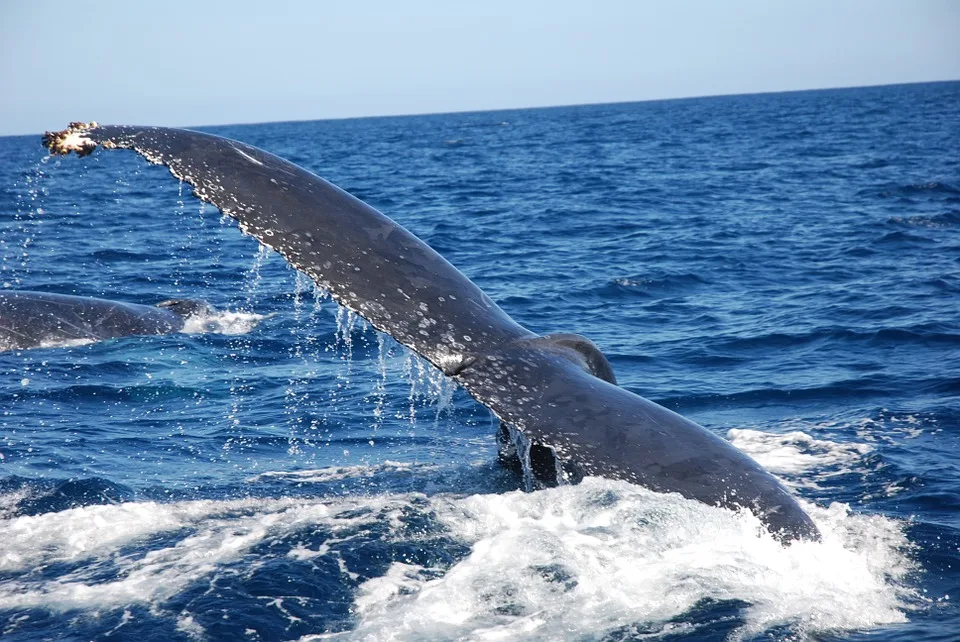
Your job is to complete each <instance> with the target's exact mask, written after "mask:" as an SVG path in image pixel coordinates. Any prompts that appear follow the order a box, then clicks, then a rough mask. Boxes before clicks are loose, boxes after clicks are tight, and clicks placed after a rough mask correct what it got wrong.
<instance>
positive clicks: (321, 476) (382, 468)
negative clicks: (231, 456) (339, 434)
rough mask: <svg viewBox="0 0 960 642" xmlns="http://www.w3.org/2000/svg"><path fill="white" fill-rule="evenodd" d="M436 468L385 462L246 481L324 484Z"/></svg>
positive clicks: (269, 474) (275, 473) (266, 475)
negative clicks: (271, 480) (266, 480)
mask: <svg viewBox="0 0 960 642" xmlns="http://www.w3.org/2000/svg"><path fill="white" fill-rule="evenodd" d="M437 468H438V467H437V466H435V465H428V464H413V463H410V462H399V461H390V460H387V461H385V462H383V463H382V464H373V465H369V466H368V465H357V466H330V467H327V468H313V469H308V470H289V471H288V470H278V471H267V472H265V473H260V474H259V475H256V476H254V477H250V478H249V479H247V481H248V482H257V481H261V480H263V479H278V480H285V481H292V482H297V483H326V482H332V481H343V480H346V479H359V478H366V477H373V476H374V475H378V474H381V473H398V472H413V471H414V470H417V471H418V472H420V471H427V470H436V469H437Z"/></svg>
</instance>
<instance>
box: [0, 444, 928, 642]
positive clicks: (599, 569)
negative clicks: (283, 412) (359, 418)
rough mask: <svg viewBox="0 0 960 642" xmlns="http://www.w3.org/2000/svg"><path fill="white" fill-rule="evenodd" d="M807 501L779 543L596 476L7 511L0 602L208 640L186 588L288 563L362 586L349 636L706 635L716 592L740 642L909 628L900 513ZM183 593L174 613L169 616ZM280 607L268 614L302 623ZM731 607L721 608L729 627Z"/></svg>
mask: <svg viewBox="0 0 960 642" xmlns="http://www.w3.org/2000/svg"><path fill="white" fill-rule="evenodd" d="M410 470H411V467H410V465H408V464H403V463H397V462H387V463H384V464H382V465H380V466H379V467H374V468H371V469H367V468H365V467H341V468H328V469H318V470H312V471H300V472H296V473H288V472H275V473H265V474H263V475H260V476H257V477H256V478H253V479H251V480H248V481H249V482H256V481H264V480H266V479H268V478H269V479H271V480H274V481H279V482H281V483H283V482H286V483H289V484H291V486H293V487H300V485H301V484H303V483H307V482H313V481H316V482H319V483H329V482H334V483H336V482H337V481H338V480H342V479H347V478H356V477H363V476H366V475H370V474H375V473H377V472H390V471H394V472H401V473H404V472H409V471H410ZM418 471H419V472H423V471H422V470H419V469H418ZM806 508H807V510H809V511H810V513H811V515H812V516H813V518H814V520H815V521H816V522H817V526H818V527H819V528H820V530H821V532H822V533H823V535H824V537H823V541H822V542H820V543H813V542H798V543H794V544H793V545H791V546H788V547H784V546H781V545H780V544H779V543H778V542H777V541H776V540H774V539H773V538H772V537H771V536H770V535H769V534H768V533H767V531H766V529H764V528H763V526H762V524H761V523H760V521H759V520H758V519H757V518H756V517H754V516H753V515H752V514H750V513H749V512H732V511H729V510H725V509H720V508H714V507H710V506H706V505H704V504H701V503H699V502H695V501H691V500H687V499H684V498H682V497H680V496H678V495H664V494H658V493H654V492H651V491H648V490H646V489H643V488H640V487H637V486H633V485H630V484H627V483H625V482H618V481H611V480H605V479H600V478H587V479H585V480H584V482H583V483H582V484H580V485H577V486H562V487H558V488H554V489H549V490H544V491H539V492H535V493H525V492H520V491H518V492H512V493H507V494H478V495H469V496H456V495H449V494H440V495H433V496H427V495H423V494H420V493H399V494H383V495H376V496H347V497H321V498H303V499H294V498H279V499H255V498H251V499H238V500H227V501H213V500H197V501H183V502H171V503H158V502H127V503H121V504H112V505H102V506H87V507H83V508H74V509H70V510H65V511H61V512H53V513H46V514H41V515H36V516H20V517H10V518H7V519H3V520H0V540H2V541H3V542H4V550H3V551H2V552H0V570H2V571H3V573H4V579H3V580H2V581H0V609H2V610H7V611H10V610H15V611H19V610H25V609H44V610H48V611H55V612H73V611H80V612H82V613H88V614H90V615H94V614H99V615H100V616H102V615H105V614H107V613H109V612H120V611H123V610H125V609H129V608H130V607H132V606H133V605H145V606H147V607H149V612H150V613H151V614H153V616H157V617H168V618H171V619H175V620H176V621H177V622H179V621H180V620H181V619H183V618H191V623H192V624H191V626H193V627H194V629H195V630H196V632H197V633H198V634H202V633H203V625H202V624H201V623H200V621H199V620H198V619H197V618H196V617H195V616H196V614H192V613H190V612H189V610H183V607H182V602H181V601H180V600H179V598H178V596H180V595H181V594H183V593H184V592H186V591H189V590H191V587H194V588H195V587H197V586H202V585H205V584H209V583H212V582H215V583H216V584H217V586H218V587H220V588H221V589H228V587H229V586H230V583H231V582H232V581H242V577H244V572H245V571H244V570H243V569H255V568H256V567H258V566H261V565H265V564H271V563H282V564H283V565H284V567H285V568H286V569H288V570H289V573H290V577H291V581H294V582H309V583H314V582H326V583H334V584H336V585H338V586H341V587H343V588H344V589H345V590H349V591H350V594H351V595H352V598H351V599H352V602H353V606H352V612H353V614H354V615H355V617H356V619H355V620H354V621H352V623H349V626H350V628H351V629H352V630H349V631H343V632H342V633H339V634H332V635H331V634H326V635H325V636H324V638H322V639H326V638H334V639H348V640H361V639H362V640H367V639H370V640H373V639H376V640H381V639H391V640H421V639H471V640H494V639H511V640H556V639H594V638H599V637H603V636H604V635H610V634H614V633H615V632H616V631H621V630H627V629H631V627H634V628H637V629H638V630H642V631H646V632H649V633H652V634H658V633H666V632H670V631H675V630H676V627H681V628H682V629H684V630H687V631H692V632H695V631H696V630H697V627H700V626H705V627H710V626H713V625H716V622H717V619H716V618H715V619H714V621H712V622H710V621H707V622H704V620H703V619H702V618H701V616H700V615H697V616H690V617H688V614H690V613H692V612H695V611H697V609H701V608H702V607H703V605H704V604H710V603H717V604H727V605H733V606H730V607H729V608H733V609H735V611H736V613H737V615H736V619H737V622H738V624H737V629H736V632H735V635H734V638H738V637H749V636H752V635H757V634H760V633H762V632H763V631H767V630H769V629H772V628H778V627H788V628H789V629H790V630H791V631H793V632H794V633H795V636H794V637H796V639H804V638H806V637H808V636H809V637H813V636H816V635H817V633H819V632H827V631H829V632H838V631H844V630H854V629H867V628H871V627H876V626H880V625H883V624H890V623H897V622H903V621H905V620H906V617H907V615H908V614H909V612H910V611H911V609H913V608H916V607H917V605H918V604H920V603H921V600H920V598H919V597H918V596H917V594H916V592H915V591H914V590H913V589H912V588H910V586H909V585H908V584H907V581H908V578H909V577H910V575H911V573H914V572H916V568H915V566H914V564H913V563H912V562H911V561H910V559H909V552H910V545H909V543H908V542H907V540H906V538H905V537H904V534H903V524H902V523H900V522H897V521H895V520H891V519H888V518H885V517H882V516H876V515H874V516H864V515H857V514H855V513H852V512H851V511H850V510H849V509H848V508H847V507H846V506H845V505H842V504H834V505H832V506H830V507H829V508H817V507H815V506H807V507H806ZM411 525H416V527H415V528H411ZM372 533H376V534H377V535H376V537H375V538H374V539H372V540H371V539H370V536H371V534H372ZM318 534H319V535H318ZM424 537H430V538H434V539H432V540H431V541H432V543H431V548H433V549H435V550H436V549H437V547H442V548H444V549H446V552H445V553H444V554H443V555H440V556H437V557H431V558H430V559H433V560H434V562H433V563H430V562H427V561H426V559H424V558H418V559H411V558H409V557H407V555H408V553H404V554H403V555H402V556H401V559H397V558H396V557H395V558H394V561H392V563H390V564H388V565H386V566H384V567H377V566H373V567H365V568H366V570H361V569H360V568H356V567H354V568H351V566H350V564H351V562H350V561H349V560H356V559H362V558H363V556H368V555H373V554H374V553H373V551H369V550H366V549H365V548H364V547H365V546H374V547H375V549H374V550H375V551H377V553H376V554H377V555H379V554H381V553H380V552H381V551H382V550H383V546H385V545H386V546H390V547H396V550H397V551H411V550H416V549H418V548H419V547H422V545H423V541H424ZM436 538H439V539H436ZM464 547H466V548H464ZM458 551H459V552H458ZM444 559H447V560H449V561H447V562H442V561H441V560H444ZM319 560H331V561H333V562H334V563H333V564H330V563H324V565H319V564H318V561H319ZM378 568H379V570H375V569H378ZM34 569H42V572H39V571H35V570H34ZM231 578H233V579H231ZM238 578H239V579H238ZM349 587H355V588H353V589H349ZM291 590H293V589H291ZM175 598H177V599H176V600H175ZM172 600H173V601H174V602H173V603H174V604H181V606H178V607H176V608H175V609H173V610H171V611H169V612H167V611H165V609H167V605H168V603H170V602H171V601H172ZM279 606H280V605H277V608H275V609H272V610H271V611H270V615H269V617H275V618H279V619H280V620H281V621H284V618H289V617H292V616H291V615H290V613H289V612H287V611H285V610H284V609H282V608H279ZM235 608H237V609H242V608H243V605H242V604H238V605H237V606H236V607H235ZM140 612H141V613H143V611H142V610H141V611H140ZM225 613H226V612H225ZM285 613H286V614H285ZM724 613H725V614H724V615H722V616H717V617H718V618H720V619H729V613H728V612H726V611H725V612H724ZM164 614H165V615H164ZM230 617H232V618H241V617H244V614H243V613H242V612H240V611H236V612H232V613H230ZM257 617H266V616H265V615H258V616H257ZM706 619H707V620H709V619H710V618H706ZM347 625H348V624H345V623H342V624H339V625H338V627H337V628H341V627H343V626H347ZM320 629H321V630H329V628H326V627H325V626H320ZM631 630H632V629H631ZM306 639H321V638H315V637H308V638H306Z"/></svg>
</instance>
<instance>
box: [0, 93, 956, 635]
mask: <svg viewBox="0 0 960 642" xmlns="http://www.w3.org/2000/svg"><path fill="white" fill-rule="evenodd" d="M95 116H96V115H95V114H90V115H85V114H77V117H78V118H81V117H84V118H89V117H95ZM64 125H65V123H50V128H51V129H55V128H60V127H63V126H64ZM208 130H209V131H212V132H214V133H217V134H221V135H225V136H229V137H232V138H236V139H238V140H242V141H244V142H247V143H250V144H253V145H256V146H259V147H262V148H264V149H267V150H268V151H271V152H274V153H276V154H279V155H281V156H283V157H285V158H288V159H290V160H292V161H293V162H296V163H298V164H300V165H302V166H304V167H306V168H308V169H310V170H312V171H314V172H316V173H318V174H320V175H321V176H324V177H325V178H327V179H329V180H331V181H332V182H334V183H336V184H338V185H340V186H341V187H343V188H344V189H346V190H347V191H349V192H351V193H353V194H355V195H357V196H359V197H360V198H362V199H364V200H366V201H367V202H368V203H370V204H371V205H373V206H375V207H377V208H378V209H380V210H381V211H383V212H384V213H386V214H388V215H389V216H391V217H392V218H394V220H396V221H398V222H400V223H401V224H402V225H404V226H405V227H407V228H408V229H410V230H411V231H413V232H414V233H415V234H417V235H418V236H419V237H420V238H422V239H423V240H425V241H426V242H427V243H428V244H430V245H431V246H432V247H433V248H435V249H436V250H437V251H439V252H440V253H441V254H442V255H444V256H445V257H446V258H447V259H448V260H449V261H450V262H451V263H453V264H454V265H456V266H457V267H458V268H460V270H461V271H463V272H464V273H465V274H466V275H467V276H469V277H470V278H471V279H472V280H474V281H475V282H476V283H477V284H478V285H480V286H481V287H482V288H483V289H484V290H485V291H486V292H487V293H488V294H489V295H490V296H491V297H492V298H493V299H494V300H495V301H497V302H498V303H500V305H501V306H502V307H503V308H504V310H505V311H507V312H508V313H509V314H510V315H512V316H513V317H514V318H515V319H516V320H517V321H519V322H520V323H521V324H523V325H525V326H526V327H528V328H530V329H531V330H533V331H535V332H538V333H546V332H551V331H572V332H579V333H581V334H584V335H586V336H588V337H590V338H591V339H592V340H593V341H594V342H596V343H597V344H598V345H599V346H600V347H601V349H602V350H603V351H604V353H605V354H607V355H608V357H609V358H610V361H611V362H612V364H613V367H614V369H615V371H616V374H617V377H618V379H619V381H620V383H621V385H623V386H624V387H626V388H628V389H630V390H632V391H634V392H636V393H638V394H641V395H643V396H646V397H648V398H650V399H653V400H655V401H657V402H659V403H661V404H663V405H665V406H667V407H669V408H671V409H674V410H676V411H678V412H680V413H681V414H684V415H686V416H688V417H690V418H692V419H694V420H695V421H697V422H699V423H701V424H702V425H704V426H706V427H707V428H708V429H710V430H712V431H715V432H716V433H717V434H719V435H721V436H723V437H725V438H728V439H730V440H731V441H732V442H733V443H734V444H735V445H737V446H738V447H740V448H742V449H744V450H745V451H746V452H748V453H749V454H751V455H752V456H754V457H755V458H756V459H757V460H758V461H760V462H761V463H762V464H764V465H765V466H766V467H767V468H768V469H769V470H771V471H772V472H774V473H775V474H777V475H778V476H780V477H781V478H782V479H783V480H784V481H785V482H786V483H787V484H788V485H789V486H790V487H791V488H793V489H794V491H795V492H796V493H797V494H798V495H799V496H800V497H801V498H802V499H803V501H804V506H805V507H807V509H808V510H809V512H810V513H811V515H812V516H813V518H814V519H815V520H816V521H817V523H818V525H819V526H820V528H821V530H822V531H823V532H824V542H823V543H817V544H814V543H802V544H797V545H794V546H792V547H789V548H784V547H781V546H779V545H778V544H776V542H775V541H773V540H772V539H771V538H769V537H768V536H766V535H764V534H763V533H761V532H760V531H759V530H758V529H757V527H756V522H755V520H753V519H752V517H751V516H750V515H749V514H735V513H732V512H730V511H726V510H722V509H715V508H710V507H705V506H702V505H700V504H697V503H696V502H691V501H688V500H684V499H682V498H679V497H676V496H666V495H657V494H654V493H650V492H648V491H645V490H644V489H641V488H638V487H635V486H631V485H629V484H625V483H622V482H615V481H609V480H602V479H587V480H586V481H585V482H584V483H582V484H581V485H579V486H565V487H560V488H556V489H549V490H545V491H537V492H533V493H525V492H522V491H520V490H519V489H520V487H521V483H520V480H518V479H517V478H515V477H514V476H513V475H512V474H511V473H509V472H508V471H505V470H502V469H501V468H500V467H499V466H498V464H497V457H496V446H495V442H494V438H493V434H494V430H495V426H494V424H493V422H492V421H491V419H490V416H489V413H488V412H487V411H486V410H485V409H483V408H482V407H480V406H479V405H478V404H476V403H475V402H473V401H472V400H471V399H470V398H469V397H468V396H467V395H466V394H465V393H464V392H463V391H460V390H456V389H455V388H454V386H453V385H452V384H451V383H449V382H448V381H446V380H445V379H444V378H443V377H442V376H441V375H439V374H438V373H436V372H434V371H433V370H432V368H431V366H429V365H428V364H426V363H425V362H423V361H421V360H420V359H418V358H416V357H414V356H411V355H410V354H409V353H408V352H407V351H406V350H405V349H403V348H401V347H400V346H398V345H397V344H396V343H394V342H393V341H392V340H391V339H389V338H387V337H384V336H382V335H378V334H377V333H376V332H374V331H373V330H372V329H370V328H369V327H367V326H366V325H365V324H364V322H363V321H362V320H360V319H358V318H356V317H354V316H353V315H351V314H348V313H347V312H345V311H344V310H341V309H338V307H337V306H336V304H335V303H333V302H331V301H330V300H329V299H328V298H325V297H324V296H323V294H322V293H320V292H316V291H314V289H313V287H312V285H311V284H310V283H308V281H307V279H306V278H304V277H300V276H298V274H297V273H296V272H294V271H293V270H291V269H290V268H289V267H288V266H287V265H286V263H285V262H284V261H283V260H282V259H281V258H280V257H279V256H276V255H272V254H270V253H268V252H265V251H262V250H260V249H259V247H258V245H257V243H256V242H255V241H254V240H252V239H250V238H248V237H244V236H243V235H242V234H241V233H240V231H239V230H238V229H236V226H235V225H233V224H232V223H231V222H230V221H228V220H227V219H224V218H222V217H221V216H220V215H219V213H218V212H216V211H215V210H214V209H213V208H211V207H210V206H206V207H204V206H202V205H201V204H200V203H199V202H198V201H196V200H195V199H194V198H193V197H192V196H191V195H190V189H189V186H184V185H180V184H179V183H178V181H177V180H176V179H173V178H172V177H171V176H170V175H169V173H168V172H167V171H166V170H164V169H162V168H158V167H154V166H151V165H149V164H148V163H146V162H144V161H142V160H141V159H140V158H139V157H137V156H136V155H135V154H133V153H130V152H98V153H97V154H95V155H93V156H91V157H88V158H84V159H77V158H73V157H70V158H64V159H51V158H48V157H46V156H45V150H43V149H42V147H41V146H40V141H39V136H33V137H16V138H2V139H0V190H2V193H0V194H2V195H0V261H2V263H0V286H2V287H3V288H15V289H29V290H44V291H50V292H59V293H65V294H78V295H89V296H99V297H105V298H112V299H119V300H124V301H130V302H136V303H146V304H150V303H154V302H157V301H160V300H163V299H167V298H171V297H173V296H184V297H199V298H205V299H207V300H208V301H210V302H211V303H213V304H214V305H216V306H217V307H218V308H219V309H221V310H224V311H225V312H224V313H223V314H221V315H220V316H219V317H218V318H217V319H216V323H215V324H213V330H214V331H206V332H204V331H197V332H192V333H184V334H175V335H169V336H157V337H129V338H124V339H117V340H111V341H106V342H102V343H96V344H88V345H73V346H57V347H50V348H44V349H36V350H29V351H19V352H18V351H8V352H2V353H0V372H2V376H0V542H2V547H0V632H2V635H3V637H4V639H10V640H35V639H99V638H107V637H110V638H114V639H128V638H131V639H132V638H136V639H139V640H171V639H184V640H187V639H199V640H220V639H223V640H236V639H248V640H296V639H348V640H352V639H369V640H386V639H397V640H453V639H457V640H520V639H525V640H557V639H564V640H584V641H586V640H603V641H611V642H612V641H622V640H639V639H644V640H647V639H659V640H723V639H745V640H803V639H818V640H848V639H852V640H859V639H871V640H883V641H887V640H956V639H960V608H958V607H957V599H958V597H960V512H958V509H960V490H958V489H960V464H958V463H957V460H958V455H960V314H958V313H960V152H958V149H960V145H958V142H960V83H955V82H954V83H936V84H923V85H903V86H888V87H875V88H860V89H845V90H827V91H812V92H796V93H783V94H765V95H751V96H728V97H714V98H702V99H687V100H672V101H661V102H647V103H633V104H614V105H592V106H580V107H563V108H550V109H530V110H516V111H501V112H483V113H465V114H449V115H431V116H416V117H396V118H376V119H360V120H341V121H316V122H297V123H272V124H261V125H244V126H225V127H214V128H208ZM198 330H202V328H199V329H198Z"/></svg>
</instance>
